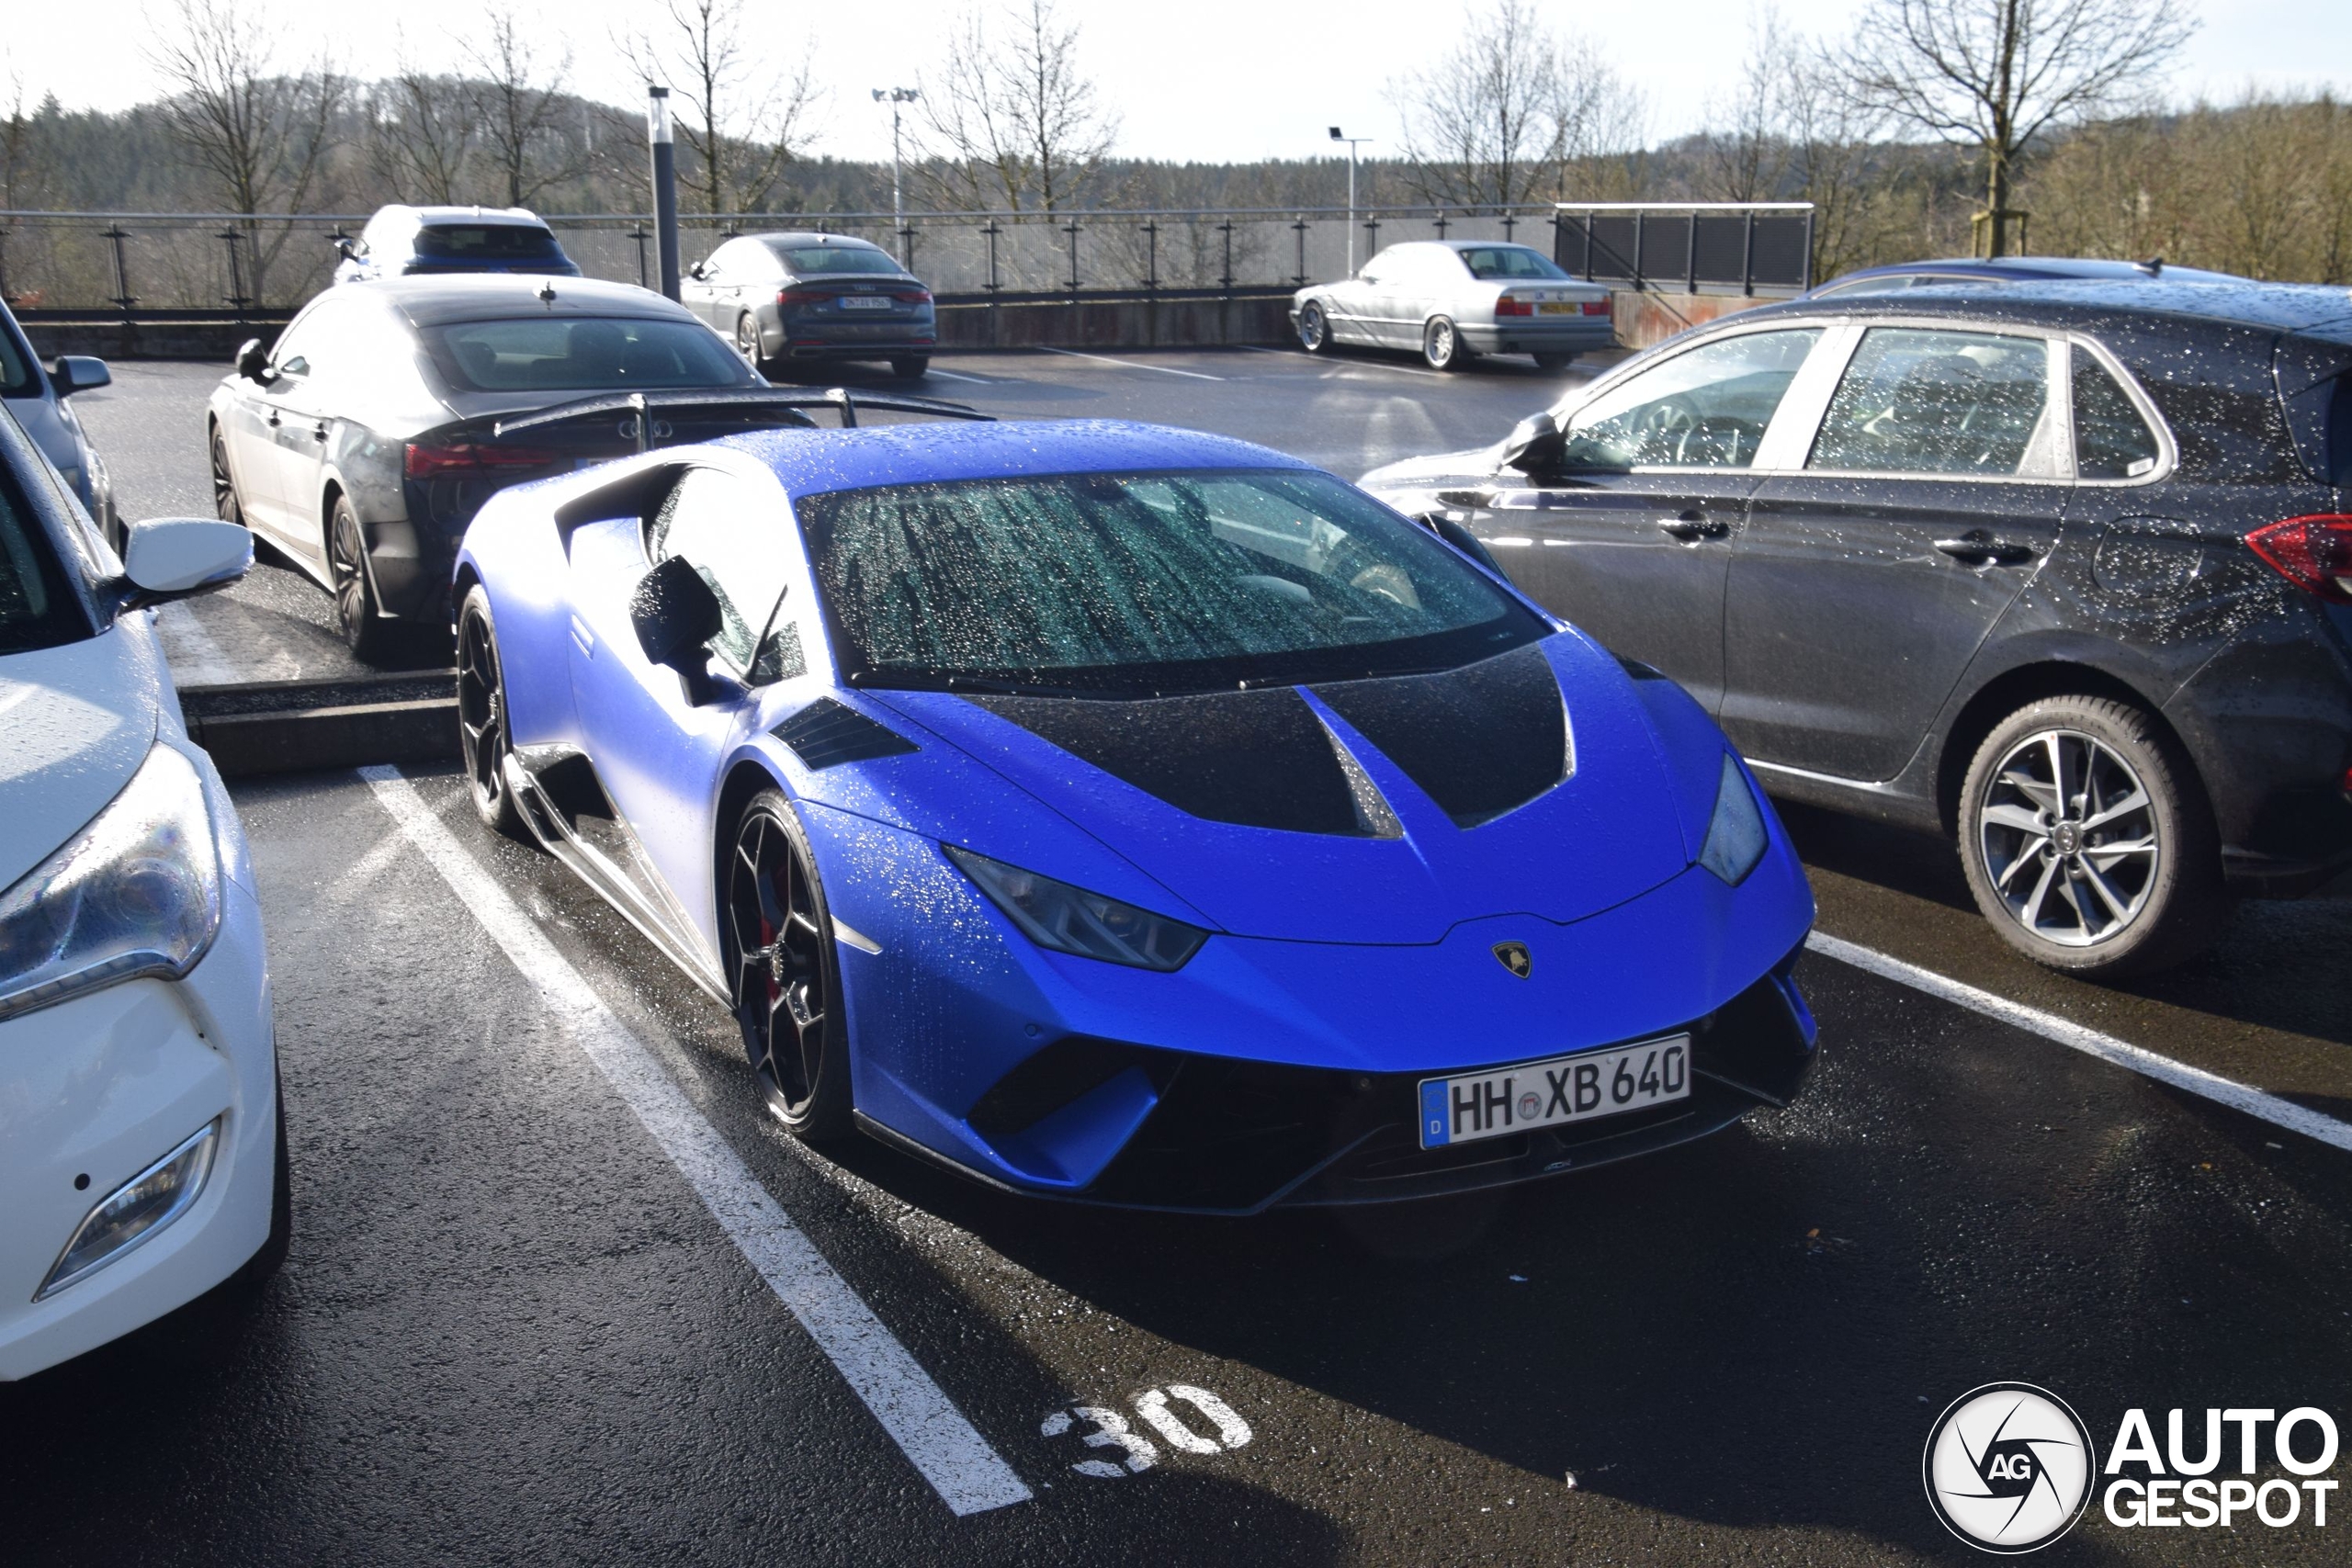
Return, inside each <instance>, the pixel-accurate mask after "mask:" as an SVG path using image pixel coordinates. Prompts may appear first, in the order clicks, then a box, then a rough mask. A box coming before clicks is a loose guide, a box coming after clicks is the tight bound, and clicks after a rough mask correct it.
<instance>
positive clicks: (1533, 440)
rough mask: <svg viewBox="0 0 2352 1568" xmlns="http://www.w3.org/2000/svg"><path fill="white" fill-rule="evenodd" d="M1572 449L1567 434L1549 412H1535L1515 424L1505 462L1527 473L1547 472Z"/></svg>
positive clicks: (1505, 443)
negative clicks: (1563, 432) (1569, 447)
mask: <svg viewBox="0 0 2352 1568" xmlns="http://www.w3.org/2000/svg"><path fill="white" fill-rule="evenodd" d="M1567 449H1568V441H1567V437H1566V436H1565V435H1562V434H1560V427H1559V426H1558V425H1557V424H1555V423H1553V422H1552V416H1551V415H1550V414H1548V413H1532V414H1529V415H1528V416H1527V417H1526V418H1525V419H1522V420H1521V421H1520V422H1519V423H1517V424H1515V425H1513V426H1511V431H1510V435H1508V436H1506V437H1505V438H1504V440H1503V465H1504V467H1506V468H1517V469H1518V470H1519V471H1520V472H1521V473H1523V474H1540V473H1545V472H1548V471H1550V470H1552V469H1555V468H1558V467H1559V466H1560V458H1561V457H1562V455H1563V454H1565V453H1566V451H1567Z"/></svg>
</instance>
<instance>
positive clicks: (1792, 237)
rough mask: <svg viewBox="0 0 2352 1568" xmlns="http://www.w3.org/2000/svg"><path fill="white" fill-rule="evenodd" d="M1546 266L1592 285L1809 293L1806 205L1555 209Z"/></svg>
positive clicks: (1622, 204) (1595, 204)
mask: <svg viewBox="0 0 2352 1568" xmlns="http://www.w3.org/2000/svg"><path fill="white" fill-rule="evenodd" d="M1555 211H1556V213H1557V215H1558V216H1557V220H1556V223H1555V234H1556V236H1557V238H1556V240H1555V244H1554V247H1553V251H1552V259H1553V260H1555V261H1556V262H1558V263H1559V264H1560V265H1562V266H1564V267H1566V268H1567V270H1569V271H1570V272H1573V273H1575V274H1576V275H1577V276H1579V277H1589V278H1591V279H1592V280H1593V281H1594V282H1596V283H1626V284H1631V285H1632V286H1633V287H1634V288H1648V289H1657V288H1680V289H1682V290H1683V291H1684V292H1686V293H1691V294H1696V293H1697V292H1699V290H1700V288H1702V287H1713V288H1736V289H1738V290H1739V291H1740V292H1741V293H1743V294H1754V293H1756V292H1757V291H1758V289H1762V290H1764V291H1766V292H1768V293H1777V292H1782V291H1787V292H1792V293H1800V294H1801V293H1803V292H1804V290H1805V289H1807V288H1812V287H1813V203H1811V202H1809V201H1694V202H1671V201H1580V202H1561V203H1559V204H1557V206H1556V208H1555Z"/></svg>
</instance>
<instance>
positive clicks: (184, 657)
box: [155, 603, 276, 686]
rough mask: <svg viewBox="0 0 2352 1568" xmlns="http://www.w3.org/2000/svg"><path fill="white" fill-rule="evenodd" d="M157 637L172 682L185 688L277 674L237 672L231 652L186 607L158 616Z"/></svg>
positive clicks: (167, 609)
mask: <svg viewBox="0 0 2352 1568" xmlns="http://www.w3.org/2000/svg"><path fill="white" fill-rule="evenodd" d="M155 636H156V637H158V638H159V639H161V641H162V642H163V645H164V662H165V663H167V664H169V665H170V666H171V667H172V680H173V682H174V683H175V684H176V685H181V686H225V685H229V684H231V683H232V682H237V681H266V680H269V679H271V678H272V676H273V675H274V674H275V673H276V672H275V671H272V672H271V674H267V675H257V674H250V673H247V672H245V671H241V670H239V669H238V668H237V663H236V660H232V659H231V658H230V657H229V653H228V650H227V649H223V648H222V647H221V646H220V644H219V643H217V642H215V641H213V640H212V634H211V633H210V632H208V631H206V630H205V629H204V623H203V622H201V621H199V620H198V619H197V618H196V612H195V611H193V610H191V609H189V608H188V606H187V604H185V603H181V604H165V605H164V606H162V607H161V608H159V609H158V610H157V611H156V612H155Z"/></svg>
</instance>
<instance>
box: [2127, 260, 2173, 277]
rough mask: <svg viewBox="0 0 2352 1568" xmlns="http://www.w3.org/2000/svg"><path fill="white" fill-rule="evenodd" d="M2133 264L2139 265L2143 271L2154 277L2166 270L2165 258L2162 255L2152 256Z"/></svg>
mask: <svg viewBox="0 0 2352 1568" xmlns="http://www.w3.org/2000/svg"><path fill="white" fill-rule="evenodd" d="M2131 265H2134V266H2136V267H2138V268H2139V269H2140V270H2141V271H2142V272H2144V273H2146V274H2147V275H2148V276H2150V277H2154V276H2156V275H2158V274H2159V273H2161V272H2163V271H2164V269H2165V258H2164V257H2162V256H2150V257H2149V258H2148V259H2147V260H2146V261H2143V262H2133V263H2132V264H2131Z"/></svg>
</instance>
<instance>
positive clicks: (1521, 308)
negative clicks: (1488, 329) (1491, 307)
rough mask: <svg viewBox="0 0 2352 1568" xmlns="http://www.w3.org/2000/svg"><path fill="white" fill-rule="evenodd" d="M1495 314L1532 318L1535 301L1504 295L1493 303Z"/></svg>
mask: <svg viewBox="0 0 2352 1568" xmlns="http://www.w3.org/2000/svg"><path fill="white" fill-rule="evenodd" d="M1495 314H1496V315H1497V316H1532V315H1533V314H1535V301H1534V300H1532V299H1519V298H1517V297H1516V296H1513V295H1510V294H1506V295H1504V296H1503V297H1502V298H1501V299H1498V300H1496V301H1495Z"/></svg>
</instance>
